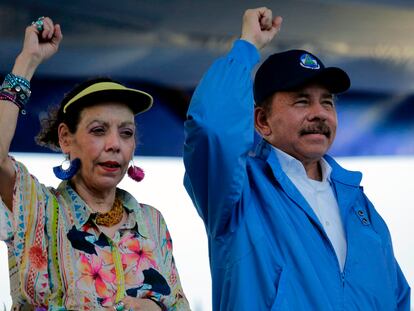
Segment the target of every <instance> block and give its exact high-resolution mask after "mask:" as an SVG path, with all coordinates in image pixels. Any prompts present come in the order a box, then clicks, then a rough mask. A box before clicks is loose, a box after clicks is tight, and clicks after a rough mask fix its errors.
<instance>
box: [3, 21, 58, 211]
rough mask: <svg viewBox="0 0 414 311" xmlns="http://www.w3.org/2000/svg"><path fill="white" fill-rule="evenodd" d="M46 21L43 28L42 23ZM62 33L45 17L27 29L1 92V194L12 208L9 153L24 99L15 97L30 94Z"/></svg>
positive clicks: (55, 48) (11, 178) (12, 182)
mask: <svg viewBox="0 0 414 311" xmlns="http://www.w3.org/2000/svg"><path fill="white" fill-rule="evenodd" d="M42 23H43V30H42V29H41V28H42V27H41V24H42ZM61 40H62V32H61V30H60V26H59V25H57V24H56V25H55V24H54V23H53V21H52V20H51V19H50V18H48V17H46V18H41V19H39V22H38V24H36V23H35V24H33V25H31V26H28V27H27V28H26V32H25V37H24V42H23V48H22V51H21V52H20V54H19V55H18V56H17V58H16V61H15V63H14V67H13V70H12V72H11V75H8V76H7V77H6V80H5V82H4V83H3V85H2V87H1V92H0V133H1V135H0V197H1V199H2V200H3V202H4V203H5V204H6V205H7V207H8V208H9V209H10V210H11V209H12V199H13V186H14V182H15V171H14V167H13V163H12V161H11V160H10V158H9V156H8V153H9V148H10V144H11V141H12V139H13V136H14V133H15V130H16V124H17V117H18V115H19V110H22V108H24V107H22V103H24V101H22V100H21V99H19V98H17V99H16V96H21V95H23V96H27V95H30V84H29V82H30V80H31V78H32V76H33V74H34V72H35V71H36V69H37V67H38V66H39V65H40V64H41V63H42V62H43V61H44V60H46V59H47V58H49V57H51V56H52V55H53V54H55V53H56V51H57V50H58V47H59V44H60V41H61Z"/></svg>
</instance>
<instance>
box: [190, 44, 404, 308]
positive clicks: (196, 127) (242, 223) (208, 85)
mask: <svg viewBox="0 0 414 311" xmlns="http://www.w3.org/2000/svg"><path fill="white" fill-rule="evenodd" d="M258 60H259V55H258V53H257V50H256V49H255V47H254V46H253V45H251V44H249V43H248V42H246V41H242V40H238V41H236V42H235V44H234V47H233V49H232V50H231V51H230V52H229V53H228V55H227V56H226V57H223V58H221V59H219V60H217V61H216V62H215V63H214V64H213V65H212V67H211V68H210V69H209V70H208V72H207V73H206V74H205V76H204V77H203V79H202V81H201V82H200V84H199V86H198V87H197V89H196V91H195V93H194V95H193V98H192V101H191V105H190V108H189V111H188V119H187V121H186V122H185V132H186V139H185V146H184V164H185V168H186V174H185V177H184V185H185V187H186V190H187V192H188V194H189V195H190V197H191V199H192V200H193V203H194V205H195V207H196V208H197V211H198V213H199V215H200V216H201V218H202V219H203V221H204V224H205V226H206V230H207V234H208V241H209V257H210V266H211V273H212V281H213V310H226V311H227V310H229V311H230V310H231V311H233V310H237V311H243V310H246V311H247V310H249V311H251V310H254V311H256V310H289V311H292V310H293V311H294V310H317V311H319V310H338V311H339V310H363V311H369V310H383V311H390V310H404V311H408V310H409V308H410V288H409V286H408V284H407V281H406V280H405V278H404V276H403V274H402V272H401V270H400V268H399V266H398V263H397V262H396V260H395V258H394V254H393V249H392V244H391V238H390V234H389V231H388V229H387V226H386V224H385V222H384V221H383V220H382V218H381V217H380V216H379V214H378V213H377V212H376V210H375V209H374V207H373V205H372V204H371V203H370V201H369V200H368V199H367V198H366V196H365V195H364V193H363V190H362V187H361V186H360V181H361V178H362V175H361V173H359V172H351V171H347V170H345V169H343V168H342V167H341V166H339V164H337V163H336V162H335V161H334V160H333V159H332V158H331V157H329V156H325V157H324V158H325V160H326V161H328V163H329V165H330V166H331V167H332V173H331V183H332V187H333V189H334V192H335V196H336V199H337V201H338V206H339V209H340V214H341V218H342V221H343V224H344V229H345V234H346V239H347V245H348V249H347V256H346V262H345V267H344V270H343V272H341V269H340V267H339V265H338V261H337V258H336V255H335V251H334V249H333V247H332V244H331V243H330V241H329V238H328V236H327V235H326V233H325V231H324V230H323V226H322V225H321V223H320V222H319V220H318V218H317V216H316V215H315V213H314V212H313V210H312V208H311V207H310V206H309V204H308V203H307V202H306V200H305V199H304V197H303V196H302V195H301V194H300V192H299V191H298V189H297V188H296V187H295V186H294V184H293V183H292V182H291V181H290V180H289V178H288V177H287V176H286V174H285V173H284V172H283V171H282V169H281V166H280V164H279V162H278V159H277V156H276V155H275V153H274V152H273V151H272V148H271V146H270V145H269V144H268V143H267V142H265V141H262V142H261V143H260V144H259V145H258V147H257V149H256V151H254V152H253V151H252V148H253V140H254V139H253V138H254V122H253V109H254V105H253V94H252V79H251V73H252V70H253V68H254V66H255V65H256V64H257V62H258Z"/></svg>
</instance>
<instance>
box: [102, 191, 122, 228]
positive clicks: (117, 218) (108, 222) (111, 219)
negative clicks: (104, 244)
mask: <svg viewBox="0 0 414 311" xmlns="http://www.w3.org/2000/svg"><path fill="white" fill-rule="evenodd" d="M123 215H124V209H123V207H122V202H121V200H120V199H119V198H118V197H116V198H115V201H114V205H112V208H111V210H110V211H109V212H106V213H98V214H97V215H96V218H95V223H96V224H97V225H99V226H104V227H112V226H115V225H117V224H119V223H120V222H121V220H122V217H123Z"/></svg>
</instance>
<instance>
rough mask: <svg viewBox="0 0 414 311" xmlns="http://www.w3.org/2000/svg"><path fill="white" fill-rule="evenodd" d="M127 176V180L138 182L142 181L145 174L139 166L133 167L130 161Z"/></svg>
mask: <svg viewBox="0 0 414 311" xmlns="http://www.w3.org/2000/svg"><path fill="white" fill-rule="evenodd" d="M128 176H129V178H131V179H133V180H135V181H136V182H140V181H141V180H143V179H144V177H145V173H144V170H143V169H142V168H140V167H139V166H135V165H134V160H132V164H131V166H130V167H129V168H128Z"/></svg>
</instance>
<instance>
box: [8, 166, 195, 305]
mask: <svg viewBox="0 0 414 311" xmlns="http://www.w3.org/2000/svg"><path fill="white" fill-rule="evenodd" d="M15 169H16V183H15V187H14V196H13V213H11V212H10V211H9V210H8V208H7V207H6V206H5V204H4V203H3V201H1V200H0V239H1V240H3V241H5V242H6V244H7V246H8V251H9V269H10V287H11V295H12V299H13V308H14V310H19V309H25V308H27V307H29V309H33V307H43V308H45V309H48V310H102V309H103V308H104V307H107V306H109V307H110V306H112V305H113V304H114V303H116V302H118V301H120V300H121V299H122V298H123V297H125V296H131V297H139V298H144V297H147V298H151V299H153V300H156V301H158V302H160V303H161V304H162V305H164V306H165V307H166V309H167V310H190V308H189V305H188V301H187V299H186V298H185V296H184V293H183V290H182V287H181V284H180V279H179V276H178V272H177V269H176V267H175V264H174V258H173V255H172V242H171V238H170V234H169V232H168V229H167V226H166V224H165V221H164V219H163V217H162V215H161V213H160V212H159V211H158V210H156V209H155V208H153V207H151V206H149V205H144V204H139V203H138V202H137V201H136V200H135V199H134V198H133V197H132V196H131V195H130V194H129V193H127V192H126V191H123V190H121V189H117V196H118V197H119V198H120V199H121V200H122V202H123V206H124V208H125V210H126V211H127V214H128V216H127V221H126V223H125V224H124V225H122V227H121V228H120V229H119V230H118V231H117V233H116V234H115V236H114V237H113V238H109V237H107V236H106V235H105V234H103V233H102V232H101V231H100V230H99V227H98V226H97V225H96V224H95V222H94V219H95V217H96V214H95V213H94V212H93V211H92V210H91V209H90V208H89V207H88V206H87V205H86V204H85V202H84V201H83V200H82V199H81V198H80V197H79V196H78V194H77V193H76V192H75V191H74V190H73V188H72V187H71V186H70V184H69V183H68V182H62V183H61V184H60V185H59V187H58V188H57V189H52V188H47V187H45V186H44V185H42V184H40V183H39V181H38V180H37V179H36V178H35V177H33V176H31V175H30V174H29V172H28V171H27V169H26V167H25V166H24V165H23V164H21V163H19V162H17V161H15ZM30 306H32V307H30Z"/></svg>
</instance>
